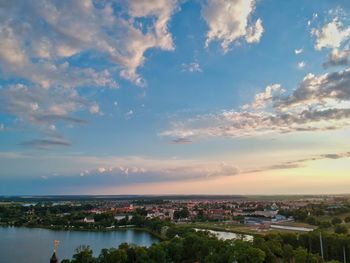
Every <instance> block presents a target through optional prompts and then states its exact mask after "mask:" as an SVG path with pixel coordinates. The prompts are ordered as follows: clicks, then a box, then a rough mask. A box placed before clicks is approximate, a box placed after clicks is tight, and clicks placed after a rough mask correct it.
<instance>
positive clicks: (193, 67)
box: [182, 62, 202, 72]
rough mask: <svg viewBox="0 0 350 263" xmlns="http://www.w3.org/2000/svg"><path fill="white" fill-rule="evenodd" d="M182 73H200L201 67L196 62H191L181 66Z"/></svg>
mask: <svg viewBox="0 0 350 263" xmlns="http://www.w3.org/2000/svg"><path fill="white" fill-rule="evenodd" d="M182 71H187V72H202V68H201V66H200V65H199V64H198V63H197V62H192V63H189V64H185V63H183V64H182Z"/></svg>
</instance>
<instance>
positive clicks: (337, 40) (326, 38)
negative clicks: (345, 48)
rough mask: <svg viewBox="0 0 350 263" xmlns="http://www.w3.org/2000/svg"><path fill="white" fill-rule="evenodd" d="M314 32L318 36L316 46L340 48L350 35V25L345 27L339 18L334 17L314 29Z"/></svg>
mask: <svg viewBox="0 0 350 263" xmlns="http://www.w3.org/2000/svg"><path fill="white" fill-rule="evenodd" d="M312 34H313V35H314V36H315V37H316V43H315V48H316V49H317V50H321V49H322V48H339V47H340V46H341V44H342V43H343V42H344V41H345V40H347V39H348V38H349V36H350V27H344V26H343V24H342V22H341V21H339V18H334V19H333V20H332V21H331V22H329V23H327V24H325V25H324V26H323V27H322V28H321V29H315V28H314V29H313V30H312Z"/></svg>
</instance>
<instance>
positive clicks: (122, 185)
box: [0, 0, 350, 195]
mask: <svg viewBox="0 0 350 263" xmlns="http://www.w3.org/2000/svg"><path fill="white" fill-rule="evenodd" d="M349 56H350V2H349V1H348V0H332V1H329V0H318V1H315V0H298V1H279V0H207V1H205V0H111V1H107V0H102V1H92V0H77V1H69V0H60V1H54V0H52V1H48V0H37V1H23V0H12V1H1V0H0V167H1V169H0V194H2V195H40V194H43V195H45V194H115V195H117V194H153V195H156V194H265V195H269V194H342V193H349V189H350V140H349V138H350V66H349Z"/></svg>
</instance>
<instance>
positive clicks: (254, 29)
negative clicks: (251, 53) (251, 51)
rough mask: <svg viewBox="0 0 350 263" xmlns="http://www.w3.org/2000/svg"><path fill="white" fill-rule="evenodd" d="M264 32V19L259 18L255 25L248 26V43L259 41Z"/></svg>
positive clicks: (246, 37)
mask: <svg viewBox="0 0 350 263" xmlns="http://www.w3.org/2000/svg"><path fill="white" fill-rule="evenodd" d="M263 33H264V27H263V25H262V20H261V19H260V18H259V19H258V20H256V22H255V24H254V25H251V26H248V28H247V35H246V36H245V39H246V41H247V42H248V43H258V42H259V41H260V38H261V37H262V34H263Z"/></svg>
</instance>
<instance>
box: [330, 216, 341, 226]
mask: <svg viewBox="0 0 350 263" xmlns="http://www.w3.org/2000/svg"><path fill="white" fill-rule="evenodd" d="M341 223H342V220H341V219H340V218H339V217H333V219H332V224H333V225H337V224H341Z"/></svg>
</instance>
